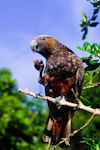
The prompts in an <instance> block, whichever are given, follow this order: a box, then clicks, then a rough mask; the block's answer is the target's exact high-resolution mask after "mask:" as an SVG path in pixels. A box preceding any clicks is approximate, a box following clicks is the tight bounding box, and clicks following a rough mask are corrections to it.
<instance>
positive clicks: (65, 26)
mask: <svg viewBox="0 0 100 150" xmlns="http://www.w3.org/2000/svg"><path fill="white" fill-rule="evenodd" d="M92 11H93V7H92V5H91V4H90V3H89V2H88V1H86V0H76V1H73V0H70V1H67V0H50V1H47V0H3V1H2V0H1V1H0V68H2V67H7V68H9V69H10V70H11V72H12V74H13V78H15V79H16V80H17V83H18V87H19V88H28V89H29V90H31V91H34V92H37V93H38V92H40V91H42V92H43V88H42V86H41V85H39V84H38V81H37V80H38V72H37V71H36V70H35V69H34V67H33V60H34V59H35V58H39V59H43V57H42V56H39V55H38V54H34V53H33V52H32V51H31V49H30V42H31V40H32V39H33V38H34V37H35V36H37V35H40V34H48V35H50V36H52V37H54V38H55V39H57V40H59V41H60V42H62V43H63V44H65V45H67V46H68V47H69V48H71V49H72V50H73V51H74V52H75V53H76V54H77V55H78V56H80V57H81V56H83V55H84V53H82V52H81V51H78V50H77V49H76V47H77V46H78V45H80V46H82V43H83V41H82V39H81V38H82V33H81V32H80V30H81V29H80V26H79V24H80V21H81V19H82V12H86V13H87V14H88V16H91V14H92ZM97 20H98V21H99V20H100V16H99V15H98V18H97ZM86 40H87V41H89V42H91V43H93V42H100V25H98V26H97V27H96V28H92V29H90V30H89V34H88V37H87V39H86ZM43 60H44V59H43ZM44 61H45V60H44Z"/></svg>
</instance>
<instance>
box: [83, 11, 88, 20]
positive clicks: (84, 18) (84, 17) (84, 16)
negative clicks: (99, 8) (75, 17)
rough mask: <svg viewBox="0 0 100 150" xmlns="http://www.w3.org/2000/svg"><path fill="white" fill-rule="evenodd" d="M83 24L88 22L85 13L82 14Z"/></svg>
mask: <svg viewBox="0 0 100 150" xmlns="http://www.w3.org/2000/svg"><path fill="white" fill-rule="evenodd" d="M82 18H83V22H87V16H86V14H85V12H83V13H82Z"/></svg>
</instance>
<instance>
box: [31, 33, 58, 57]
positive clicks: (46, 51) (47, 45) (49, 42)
mask: <svg viewBox="0 0 100 150" xmlns="http://www.w3.org/2000/svg"><path fill="white" fill-rule="evenodd" d="M55 42H56V41H55V40H54V39H53V38H52V37H50V36H48V35H40V36H37V37H35V38H34V39H33V40H32V41H31V49H32V51H33V52H37V53H39V54H41V55H43V56H44V57H45V58H48V57H49V56H50V55H51V54H52V51H53V47H54V45H55Z"/></svg>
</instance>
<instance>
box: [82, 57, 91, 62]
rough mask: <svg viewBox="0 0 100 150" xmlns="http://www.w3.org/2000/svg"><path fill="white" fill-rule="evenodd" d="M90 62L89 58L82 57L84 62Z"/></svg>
mask: <svg viewBox="0 0 100 150" xmlns="http://www.w3.org/2000/svg"><path fill="white" fill-rule="evenodd" d="M89 60H90V58H89V57H82V61H83V62H87V61H89Z"/></svg>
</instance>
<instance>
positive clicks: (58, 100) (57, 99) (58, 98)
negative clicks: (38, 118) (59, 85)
mask: <svg viewBox="0 0 100 150" xmlns="http://www.w3.org/2000/svg"><path fill="white" fill-rule="evenodd" d="M61 100H62V96H58V97H56V98H55V104H56V106H57V107H58V109H60V107H61V105H60V103H59V102H60V101H61Z"/></svg>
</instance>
